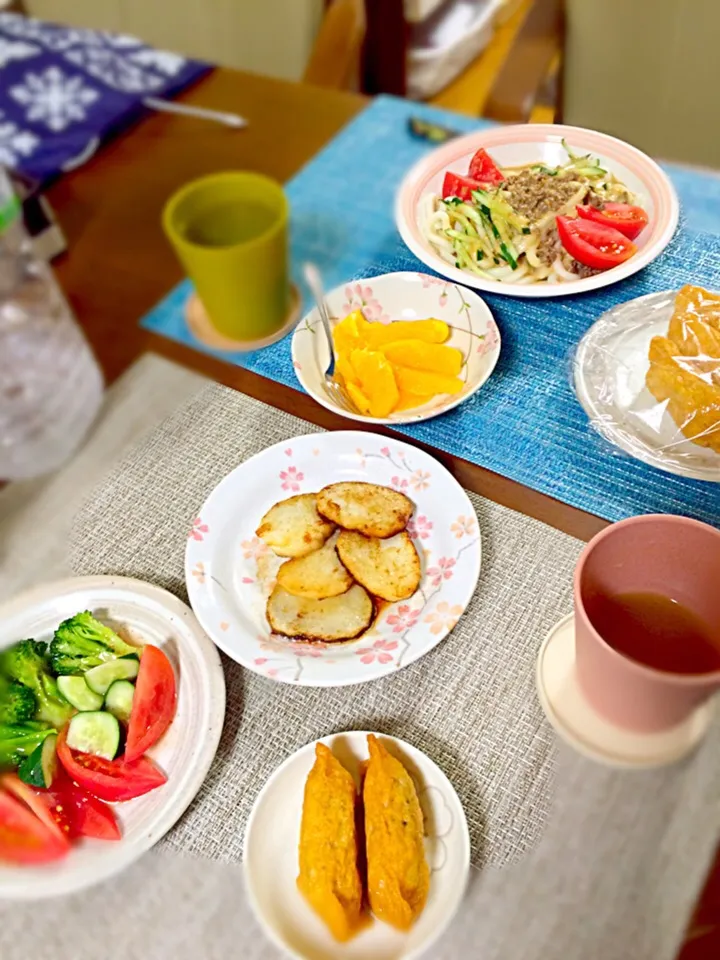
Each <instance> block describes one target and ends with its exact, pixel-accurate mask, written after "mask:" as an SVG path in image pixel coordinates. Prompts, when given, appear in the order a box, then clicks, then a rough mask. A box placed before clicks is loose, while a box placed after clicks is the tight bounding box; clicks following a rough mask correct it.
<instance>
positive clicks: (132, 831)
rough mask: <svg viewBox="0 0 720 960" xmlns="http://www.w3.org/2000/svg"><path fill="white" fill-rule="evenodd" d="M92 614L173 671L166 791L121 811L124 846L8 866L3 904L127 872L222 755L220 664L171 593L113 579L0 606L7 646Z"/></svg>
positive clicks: (77, 581) (91, 847)
mask: <svg viewBox="0 0 720 960" xmlns="http://www.w3.org/2000/svg"><path fill="white" fill-rule="evenodd" d="M85 610H87V611H89V612H90V613H92V614H93V615H94V616H95V617H97V618H98V619H100V620H101V621H103V622H104V623H106V624H108V625H110V624H112V625H113V627H114V628H115V629H116V630H119V631H120V632H121V633H123V634H124V635H125V636H126V637H127V638H128V639H131V640H132V641H133V642H134V643H138V644H139V643H149V644H153V645H154V646H156V647H159V648H160V649H161V650H162V651H163V652H164V653H165V654H166V655H167V657H168V659H169V661H170V663H171V665H172V668H173V671H174V674H175V678H176V688H177V712H176V714H175V718H174V720H173V721H172V723H171V724H170V726H169V728H168V729H167V731H166V732H165V733H164V735H163V736H162V738H161V739H160V740H159V741H158V742H157V743H156V744H155V746H154V747H152V748H151V749H150V750H149V753H148V756H149V757H150V758H151V759H152V761H153V762H154V763H155V764H156V765H157V766H158V767H159V768H160V769H161V770H162V772H163V773H164V774H165V776H166V777H167V782H166V783H164V784H163V785H162V786H159V787H157V788H156V789H154V790H152V791H151V792H150V793H146V794H145V795H144V796H140V797H137V798H136V799H134V800H128V801H126V802H124V803H115V804H113V811H114V813H115V815H116V818H117V820H118V822H119V826H120V832H121V838H120V839H119V840H113V841H109V840H99V839H88V838H82V839H81V840H79V841H77V842H75V843H74V844H73V846H72V847H71V849H70V850H69V851H68V853H67V854H66V855H65V856H64V857H63V858H62V859H59V860H55V861H53V862H50V863H46V864H38V865H23V866H15V865H10V864H5V863H3V864H0V898H5V899H15V900H34V899H39V898H45V897H51V896H59V895H65V894H69V893H73V892H75V891H78V890H81V889H83V888H85V887H88V886H90V885H92V884H95V883H99V882H100V881H102V880H106V879H107V878H109V877H111V876H112V875H114V874H116V873H118V872H119V871H121V870H123V869H124V868H125V867H127V866H129V864H131V863H132V862H133V861H135V860H137V859H138V858H139V857H140V856H141V855H142V854H143V853H145V852H146V851H147V850H149V849H150V848H151V847H152V846H154V844H156V843H157V842H158V840H160V839H161V837H163V836H164V834H166V833H167V831H168V830H169V829H170V828H171V827H172V826H173V824H174V823H175V822H176V821H177V820H178V819H179V817H180V816H181V815H182V814H183V812H184V811H185V809H186V808H187V806H188V805H189V804H190V802H191V801H192V800H193V798H194V797H195V795H196V794H197V792H198V790H199V789H200V785H201V784H202V782H203V780H204V779H205V776H206V774H207V771H208V769H209V767H210V764H211V762H212V759H213V757H214V756H215V751H216V749H217V745H218V742H219V739H220V734H221V732H222V726H223V719H224V715H225V679H224V675H223V670H222V665H221V663H220V657H219V656H218V652H217V650H216V649H215V647H214V646H213V644H212V643H211V642H210V640H209V639H208V638H207V636H206V635H205V634H204V633H203V631H202V629H201V628H200V626H199V624H198V622H197V620H196V619H195V617H194V616H193V613H192V611H191V610H190V609H189V607H187V606H186V605H185V604H184V603H182V602H181V601H180V600H178V599H177V597H174V596H173V595H172V594H170V593H168V592H167V591H165V590H162V589H160V588H159V587H156V586H153V585H152V584H149V583H144V582H142V581H139V580H133V579H130V578H127V577H113V576H96V577H76V578H73V579H68V580H62V581H58V582H55V583H48V584H43V585H42V586H39V587H36V588H34V589H31V590H29V591H27V592H26V593H23V594H21V595H20V596H18V597H16V598H14V599H13V600H10V601H8V602H6V603H4V604H3V605H2V607H0V623H2V637H3V638H2V646H3V647H7V646H10V645H12V644H14V643H16V642H17V641H19V640H22V639H25V638H28V637H32V638H34V639H35V640H38V641H49V640H50V639H52V636H53V633H54V631H55V629H56V628H57V626H58V625H59V624H60V623H61V622H62V621H64V620H66V619H67V618H69V617H72V616H74V615H75V614H77V613H78V612H80V611H85ZM87 715H88V714H80V716H87Z"/></svg>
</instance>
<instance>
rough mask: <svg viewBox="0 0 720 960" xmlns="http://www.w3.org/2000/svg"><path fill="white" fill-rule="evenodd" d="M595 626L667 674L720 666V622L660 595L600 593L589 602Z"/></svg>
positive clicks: (633, 656) (620, 650) (619, 648)
mask: <svg viewBox="0 0 720 960" xmlns="http://www.w3.org/2000/svg"><path fill="white" fill-rule="evenodd" d="M586 609H587V613H588V616H589V618H590V621H591V623H592V625H593V626H594V627H595V629H596V630H597V632H598V633H599V634H600V636H601V637H602V638H603V640H605V642H606V643H608V644H609V645H610V646H611V647H613V648H614V649H615V650H617V651H618V653H622V654H624V655H625V656H626V657H629V658H630V659H631V660H636V661H637V662H638V663H643V664H645V665H646V666H648V667H653V668H654V669H655V670H664V671H666V672H667V673H684V674H691V673H712V672H714V671H715V670H720V625H718V624H715V625H713V626H710V624H708V623H705V621H703V620H701V619H700V617H698V615H697V614H696V613H693V611H692V610H690V609H688V607H685V606H683V604H681V603H678V601H677V600H672V599H671V598H670V597H666V596H663V595H662V594H660V593H620V594H617V595H616V596H612V597H608V596H596V597H593V598H592V599H590V600H589V602H587V603H586Z"/></svg>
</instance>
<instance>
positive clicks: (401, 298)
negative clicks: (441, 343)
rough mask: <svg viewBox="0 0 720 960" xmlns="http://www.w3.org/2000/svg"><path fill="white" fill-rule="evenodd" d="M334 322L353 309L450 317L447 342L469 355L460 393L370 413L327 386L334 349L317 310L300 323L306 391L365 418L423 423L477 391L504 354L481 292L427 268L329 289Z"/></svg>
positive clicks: (380, 319)
mask: <svg viewBox="0 0 720 960" xmlns="http://www.w3.org/2000/svg"><path fill="white" fill-rule="evenodd" d="M326 299H327V303H328V307H329V310H330V316H331V318H332V319H331V322H332V323H333V324H335V323H339V322H340V321H341V320H342V319H343V318H344V317H346V316H347V315H348V314H349V313H352V311H353V310H362V312H363V314H364V316H365V319H366V320H369V321H371V322H376V323H383V324H388V323H392V321H393V320H427V319H428V318H430V317H433V318H435V319H436V320H444V321H445V323H447V324H448V326H449V327H450V337H449V338H448V340H447V341H446V343H447V345H448V346H450V347H456V348H457V349H458V350H460V352H461V353H462V355H463V365H462V368H461V370H460V373H459V377H460V379H461V380H462V381H463V382H464V384H465V386H464V387H463V388H462V390H461V391H460V392H459V393H456V394H453V395H450V394H447V393H444V394H439V395H438V396H437V397H433V399H432V400H430V401H428V403H426V404H424V405H423V406H422V407H416V408H415V409H414V410H403V411H402V412H400V413H391V414H390V416H389V417H385V418H384V419H381V418H380V417H366V416H363V415H362V414H360V413H352V412H348V411H347V410H344V409H342V408H340V407H339V406H338V405H337V403H336V402H335V400H334V399H333V398H332V397H331V396H330V395H329V394H328V393H327V391H326V390H325V387H324V386H323V377H324V375H325V371H326V370H327V368H328V363H329V360H330V351H329V348H328V343H327V338H326V337H325V333H324V331H323V328H322V325H321V321H320V317H319V315H318V312H317V309H313V310H311V311H310V313H308V314H307V316H306V317H304V318H303V319H302V320H301V321H300V323H299V324H298V325H297V327H296V328H295V333H294V334H293V339H292V358H293V367H294V368H295V374H296V376H297V378H298V380H299V381H300V383H301V384H302V385H303V387H304V388H305V390H306V391H307V392H308V393H309V394H310V396H311V397H314V398H315V400H317V402H318V403H320V404H322V405H323V407H327V409H328V410H334V411H335V412H340V413H342V415H343V416H344V417H348V418H349V419H351V420H361V421H362V422H363V423H390V424H392V423H417V422H418V421H419V420H429V419H430V418H431V417H437V416H438V415H439V414H441V413H446V412H447V411H448V410H452V409H453V407H457V406H458V404H461V403H463V401H465V400H467V399H468V397H471V396H472V395H473V394H474V393H476V392H477V391H478V390H479V389H480V387H481V386H482V385H483V384H484V383H485V381H486V380H487V379H488V378H489V376H490V374H491V373H492V372H493V370H494V369H495V364H496V363H497V361H498V357H499V356H500V331H499V330H498V327H497V324H496V323H495V320H494V319H493V315H492V313H491V312H490V308H489V307H488V305H487V304H486V303H485V301H484V300H483V299H481V297H480V296H478V294H477V293H474V292H473V291H472V290H468V288H467V287H462V286H459V285H457V284H454V283H451V282H450V281H449V280H441V279H440V278H439V277H431V276H430V275H429V274H427V273H404V272H399V273H385V274H381V275H380V276H378V277H368V278H367V279H366V280H358V281H352V282H350V283H343V284H341V285H340V286H339V287H336V288H335V289H334V290H332V291H331V292H330V293H329V294H327V298H326Z"/></svg>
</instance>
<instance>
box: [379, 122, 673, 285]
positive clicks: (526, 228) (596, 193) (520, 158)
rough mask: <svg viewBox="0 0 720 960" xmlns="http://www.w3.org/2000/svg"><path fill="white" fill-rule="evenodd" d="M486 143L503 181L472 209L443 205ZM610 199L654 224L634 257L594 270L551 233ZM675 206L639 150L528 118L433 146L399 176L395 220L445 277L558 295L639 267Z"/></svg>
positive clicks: (661, 237) (666, 184)
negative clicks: (451, 184)
mask: <svg viewBox="0 0 720 960" xmlns="http://www.w3.org/2000/svg"><path fill="white" fill-rule="evenodd" d="M481 147H482V148H484V149H485V150H486V151H487V153H488V155H489V156H490V158H491V159H492V161H493V162H494V164H495V165H496V166H497V167H498V168H499V170H500V171H501V173H502V175H503V176H504V178H505V180H504V182H503V183H501V184H499V185H498V186H497V187H492V188H490V190H489V191H487V193H486V194H485V196H484V200H485V202H484V203H482V202H478V201H479V200H481V201H482V199H483V195H478V194H477V193H472V194H470V195H469V197H468V200H469V204H470V207H471V209H468V208H467V205H466V204H465V205H461V204H460V201H456V202H455V204H457V205H455V204H453V203H451V204H447V203H444V202H443V199H442V193H443V182H444V180H445V177H446V174H447V173H448V172H450V173H454V174H457V175H459V176H460V177H467V176H468V173H469V167H470V163H471V161H472V158H473V157H474V155H475V154H476V152H477V151H478V149H480V148H481ZM568 148H569V149H568ZM518 176H521V177H522V179H521V180H520V181H517V180H516V179H515V178H516V177H518ZM607 202H610V203H618V202H619V203H624V204H632V205H633V206H637V207H640V208H642V210H644V211H645V214H646V215H647V221H648V222H647V225H646V226H645V227H644V228H643V229H642V231H641V232H640V233H639V234H638V235H637V236H636V237H635V238H633V240H632V243H633V244H634V245H635V247H636V249H635V250H634V252H633V253H632V255H630V256H629V258H628V259H626V260H624V262H622V263H619V264H618V265H617V266H612V267H611V268H608V269H603V270H601V271H600V272H595V271H591V270H590V269H587V268H583V267H582V265H580V264H579V263H578V261H577V260H574V258H572V257H571V256H570V255H569V254H568V252H567V250H565V248H564V246H563V245H562V243H561V242H560V241H559V240H558V238H557V235H556V233H555V234H554V233H553V231H556V229H557V228H556V217H557V216H558V215H561V216H567V217H570V218H572V219H574V218H575V217H576V210H577V207H578V206H593V207H596V208H597V209H601V208H602V207H603V206H604V205H605V203H607ZM482 207H484V208H485V209H482ZM488 207H489V210H490V214H489V216H488ZM678 213H679V204H678V199H677V195H676V193H675V190H674V188H673V186H672V184H671V183H670V180H669V179H668V177H667V175H666V174H665V173H664V172H663V170H662V169H661V168H660V167H659V166H658V164H657V163H655V161H654V160H651V159H650V157H648V156H646V155H645V154H644V153H642V152H641V151H640V150H637V149H636V148H635V147H632V146H630V145H629V144H627V143H624V142H623V141H622V140H617V139H615V138H614V137H609V136H607V135H606V134H602V133H596V132H595V131H592V130H584V129H582V128H581V127H569V126H563V125H555V124H523V125H518V126H510V127H494V128H492V129H489V130H480V131H478V132H476V133H471V134H468V135H467V136H464V137H459V138H457V139H455V140H451V141H450V142H449V143H447V144H445V145H444V146H442V147H439V148H437V149H436V150H433V151H432V153H430V154H429V155H428V156H426V157H425V158H424V159H423V160H421V161H420V162H419V163H417V164H416V165H415V166H414V167H413V168H412V170H411V171H410V172H409V173H408V174H407V176H406V177H405V179H404V180H403V182H402V184H401V186H400V190H399V193H398V196H397V201H396V208H395V219H396V223H397V226H398V229H399V231H400V234H401V236H402V238H403V240H404V241H405V243H406V244H407V246H408V247H409V248H410V250H412V252H413V253H414V254H415V255H416V256H417V257H418V258H419V259H420V260H421V261H422V262H423V263H424V264H425V265H426V266H428V267H430V268H431V269H433V270H435V271H437V272H438V273H440V274H441V275H442V276H444V277H447V278H448V279H449V280H452V281H454V282H456V283H463V284H466V285H467V286H470V287H474V288H475V289H477V290H484V291H487V292H489V293H500V294H507V295H511V296H517V297H559V296H567V295H568V294H575V293H586V292H588V291H590V290H597V289H599V288H601V287H606V286H608V285H610V284H612V283H617V282H618V281H619V280H624V279H625V278H626V277H629V276H631V275H632V274H634V273H637V272H638V271H639V270H642V268H643V267H646V266H647V265H648V264H649V263H651V262H652V261H653V260H654V259H655V258H656V257H657V256H659V254H660V253H661V252H662V251H663V250H664V249H665V247H666V246H667V245H668V243H669V242H670V240H671V239H672V236H673V234H674V232H675V229H676V227H677V222H678ZM582 222H583V223H584V222H586V221H582Z"/></svg>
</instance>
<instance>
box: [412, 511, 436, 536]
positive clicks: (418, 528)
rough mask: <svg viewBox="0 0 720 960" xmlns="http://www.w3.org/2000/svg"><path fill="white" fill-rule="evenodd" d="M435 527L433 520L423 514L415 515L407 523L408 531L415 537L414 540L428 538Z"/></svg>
mask: <svg viewBox="0 0 720 960" xmlns="http://www.w3.org/2000/svg"><path fill="white" fill-rule="evenodd" d="M432 528H433V522H432V520H428V518H427V517H425V516H423V515H422V514H421V515H420V516H419V517H415V518H414V519H413V520H411V521H410V523H408V525H407V532H408V533H409V534H410V536H411V537H412V538H413V540H427V538H428V537H429V536H430V531H431V530H432Z"/></svg>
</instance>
